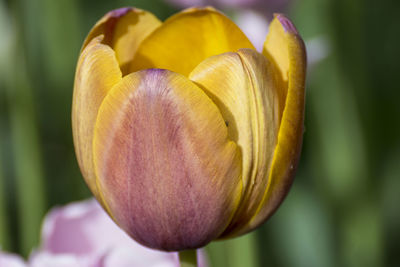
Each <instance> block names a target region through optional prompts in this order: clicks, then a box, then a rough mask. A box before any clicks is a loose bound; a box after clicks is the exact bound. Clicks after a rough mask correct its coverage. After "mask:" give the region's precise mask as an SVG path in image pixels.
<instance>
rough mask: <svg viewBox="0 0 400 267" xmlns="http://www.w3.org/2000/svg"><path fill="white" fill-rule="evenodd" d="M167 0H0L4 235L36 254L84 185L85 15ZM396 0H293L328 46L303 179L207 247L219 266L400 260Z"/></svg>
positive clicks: (316, 84)
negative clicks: (78, 124) (52, 216)
mask: <svg viewBox="0 0 400 267" xmlns="http://www.w3.org/2000/svg"><path fill="white" fill-rule="evenodd" d="M121 6H136V7H139V8H144V9H148V10H150V11H152V12H153V13H155V14H156V15H157V16H158V17H159V18H161V19H165V18H166V17H168V16H169V15H171V14H172V13H174V12H175V10H174V9H173V8H172V7H171V6H169V5H168V4H166V3H165V2H163V1H162V0H154V1H147V0H137V1H134V0H132V1H122V0H119V1H105V0H102V1H100V0H96V1H94V0H88V1H78V0H57V1H54V0H8V1H6V0H0V36H1V37H0V38H1V39H0V245H1V247H2V248H3V249H5V250H10V251H16V252H19V253H22V254H23V255H25V256H26V255H28V254H29V252H30V251H31V249H32V248H33V247H34V246H37V245H38V241H39V227H40V223H41V220H42V218H43V216H44V214H45V212H46V211H47V210H48V209H49V208H50V207H52V206H54V205H57V204H64V203H67V202H70V201H73V200H77V199H82V198H86V197H89V196H90V193H89V191H88V189H87V188H86V186H85V184H84V182H83V180H82V178H81V174H80V172H79V169H78V166H77V163H76V160H75V155H74V151H73V145H72V134H71V123H70V111H71V98H72V87H73V79H74V69H75V64H76V61H77V58H78V55H79V49H80V46H81V44H82V41H83V39H84V37H85V35H86V33H87V32H88V31H89V29H90V27H91V26H92V25H93V24H94V23H95V22H96V21H97V20H98V19H99V18H100V17H101V16H102V15H103V14H104V13H106V12H107V11H109V10H111V9H114V8H117V7H121ZM399 11H400V2H399V1H372V0H353V1H348V0H297V1H294V2H293V4H292V5H291V6H290V9H289V10H288V13H289V15H290V17H292V18H293V20H294V22H295V24H296V25H297V27H298V29H299V31H300V32H301V34H302V35H303V37H304V39H305V40H306V41H307V40H313V39H315V38H322V39H323V40H324V42H325V43H326V44H327V45H328V55H327V57H326V58H324V59H323V60H322V61H320V62H318V63H315V64H314V65H313V66H312V67H311V68H310V69H309V75H308V83H307V110H306V123H305V125H306V131H305V135H304V146H303V155H302V159H301V162H300V166H299V171H298V175H297V177H296V181H295V183H294V185H293V187H292V190H291V192H290V193H289V195H288V198H287V199H286V200H285V202H284V203H283V204H282V206H281V208H280V209H279V210H278V211H277V213H276V214H275V215H274V216H273V217H272V218H271V219H270V220H269V221H267V223H265V224H264V225H263V226H262V227H261V228H260V229H259V230H257V231H255V232H254V233H252V234H250V235H246V236H243V237H241V238H238V239H235V240H229V241H221V242H215V243H213V244H211V245H210V246H209V247H208V251H209V256H210V259H211V261H212V263H213V266H233V267H236V266H250V267H251V266H293V267H299V266H300V267H301V266H304V267H306V266H307V267H313V266H315V267H317V266H328V267H329V266H399V265H400V255H399V253H398V251H399V249H400V227H399V226H400V212H399V208H398V205H399V204H400V179H399V178H400V165H399V163H400V104H399V103H398V99H399V97H400V90H399V88H398V84H397V82H396V80H395V79H394V78H396V77H397V75H398V71H399V68H398V67H397V65H398V61H399V59H400V49H399V47H400V42H399V41H400V35H399V34H398V28H399V27H400V16H399V15H398V14H399Z"/></svg>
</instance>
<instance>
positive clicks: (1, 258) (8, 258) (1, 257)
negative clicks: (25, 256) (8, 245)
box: [0, 250, 26, 267]
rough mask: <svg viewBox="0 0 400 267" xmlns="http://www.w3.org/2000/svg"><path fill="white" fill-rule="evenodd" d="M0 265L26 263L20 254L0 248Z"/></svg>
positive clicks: (22, 265) (23, 266)
mask: <svg viewBox="0 0 400 267" xmlns="http://www.w3.org/2000/svg"><path fill="white" fill-rule="evenodd" d="M0 267H26V264H25V262H24V261H23V260H22V258H21V257H20V256H18V255H15V254H11V253H6V252H2V251H1V250H0Z"/></svg>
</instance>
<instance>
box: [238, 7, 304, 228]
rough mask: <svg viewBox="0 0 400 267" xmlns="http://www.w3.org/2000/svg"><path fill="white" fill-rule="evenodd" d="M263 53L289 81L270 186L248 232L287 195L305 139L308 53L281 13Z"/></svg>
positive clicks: (273, 25)
mask: <svg viewBox="0 0 400 267" xmlns="http://www.w3.org/2000/svg"><path fill="white" fill-rule="evenodd" d="M263 53H264V55H265V56H266V57H267V58H268V59H270V60H272V61H273V62H275V64H276V66H277V67H278V68H279V69H280V71H281V74H282V77H283V80H284V81H285V82H286V83H287V95H286V101H285V107H284V110H283V115H282V120H281V126H280V129H279V134H278V144H277V147H276V149H275V154H274V158H273V161H272V166H271V171H270V175H269V178H268V187H267V190H266V191H265V194H264V197H263V201H262V203H261V205H260V206H259V208H258V211H257V212H256V214H255V216H254V218H253V219H252V220H251V222H250V223H249V224H248V225H247V227H246V229H244V230H243V231H244V232H248V231H251V230H252V229H254V228H256V227H257V226H258V225H260V224H261V223H262V222H264V221H265V220H266V219H267V218H268V217H269V216H270V215H271V214H272V213H273V212H274V211H275V210H276V209H277V208H278V206H279V205H280V203H281V202H282V200H283V199H284V197H285V196H286V194H287V192H288V190H289V187H290V186H291V184H292V182H293V178H294V174H295V172H296V168H297V164H298V160H299V157H300V152H301V145H302V140H303V128H304V125H303V123H304V97H305V76H306V65H307V63H306V61H307V60H306V52H305V46H304V43H303V40H302V39H301V37H300V36H299V34H298V32H297V30H296V28H295V27H294V25H293V24H292V22H291V21H290V20H289V19H288V18H286V17H285V16H283V15H281V14H277V15H276V16H275V19H274V20H273V21H272V23H271V27H270V33H269V35H268V37H267V40H266V42H265V45H264V51H263Z"/></svg>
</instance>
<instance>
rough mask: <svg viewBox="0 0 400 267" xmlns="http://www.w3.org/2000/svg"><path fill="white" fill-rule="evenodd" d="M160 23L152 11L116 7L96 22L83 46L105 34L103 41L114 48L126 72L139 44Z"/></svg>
mask: <svg viewBox="0 0 400 267" xmlns="http://www.w3.org/2000/svg"><path fill="white" fill-rule="evenodd" d="M160 25H161V21H160V20H158V19H157V18H156V17H155V16H154V15H153V14H151V13H150V12H147V11H144V10H141V9H137V8H130V7H124V8H120V9H116V10H113V11H110V12H108V13H107V14H106V15H104V17H103V18H101V19H100V20H99V21H98V22H97V23H96V25H95V26H94V27H93V28H92V30H91V31H90V33H89V35H88V36H87V38H86V40H85V42H84V45H83V48H85V47H86V45H88V44H89V42H90V41H91V40H92V39H93V38H95V37H96V36H99V35H104V36H105V37H104V41H103V43H104V44H107V45H109V46H111V47H112V48H113V50H114V51H115V54H116V56H117V60H118V62H119V65H120V66H121V69H122V71H123V72H124V73H126V70H127V66H128V63H130V61H132V59H133V57H134V55H135V53H136V50H137V48H138V46H139V44H140V43H141V42H142V41H143V40H144V39H145V38H146V37H147V36H148V35H149V34H150V33H151V32H153V31H154V30H155V29H156V28H158V27H159V26H160ZM83 48H82V49H83Z"/></svg>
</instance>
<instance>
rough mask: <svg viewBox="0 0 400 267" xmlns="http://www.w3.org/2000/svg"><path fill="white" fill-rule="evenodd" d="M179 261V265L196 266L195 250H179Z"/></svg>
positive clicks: (184, 266) (185, 266) (182, 266)
mask: <svg viewBox="0 0 400 267" xmlns="http://www.w3.org/2000/svg"><path fill="white" fill-rule="evenodd" d="M179 261H180V262H181V267H196V266H197V250H195V249H193V250H183V251H179Z"/></svg>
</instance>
